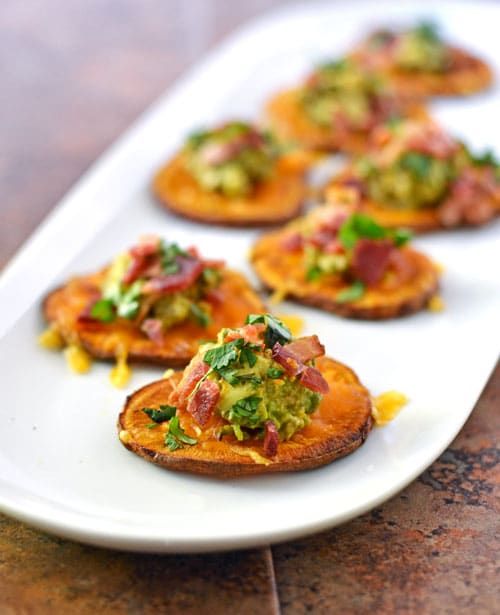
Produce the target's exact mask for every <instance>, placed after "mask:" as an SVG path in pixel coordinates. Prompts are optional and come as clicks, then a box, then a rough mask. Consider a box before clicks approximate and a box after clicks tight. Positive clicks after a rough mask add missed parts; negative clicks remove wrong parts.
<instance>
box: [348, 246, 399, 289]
mask: <svg viewBox="0 0 500 615" xmlns="http://www.w3.org/2000/svg"><path fill="white" fill-rule="evenodd" d="M395 249H396V248H395V247H394V245H393V244H392V242H390V241H387V240H383V241H376V240H373V239H365V238H363V239H360V240H359V241H358V242H357V243H356V245H355V246H354V250H353V254H352V262H351V269H352V272H353V275H354V277H355V278H357V279H358V280H361V281H362V282H364V283H365V284H367V285H368V286H371V285H374V284H377V283H378V282H380V280H381V279H382V276H383V275H384V273H385V271H386V269H387V266H388V264H389V258H390V255H391V253H392V252H393V251H394V250H395Z"/></svg>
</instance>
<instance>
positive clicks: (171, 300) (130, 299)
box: [79, 236, 223, 343]
mask: <svg viewBox="0 0 500 615" xmlns="http://www.w3.org/2000/svg"><path fill="white" fill-rule="evenodd" d="M222 265H223V264H222V263H221V262H209V261H204V260H203V259H202V258H201V257H200V256H199V254H198V252H197V251H196V249H194V248H188V249H187V250H183V249H181V248H180V247H179V246H178V245H177V244H175V243H168V242H166V241H164V240H162V239H160V238H159V237H156V236H148V237H144V238H143V239H142V240H141V241H140V242H139V243H138V244H137V245H135V246H133V247H132V248H131V249H130V250H128V251H127V252H125V253H123V254H120V255H119V256H117V257H116V258H115V260H114V261H113V263H112V264H111V266H110V267H109V268H108V269H107V271H106V274H105V276H104V280H103V283H102V285H101V294H100V297H98V298H97V299H96V300H94V301H93V302H92V304H91V305H89V306H88V308H87V309H86V310H85V311H84V313H83V314H81V315H80V318H79V323H80V324H82V325H85V324H88V323H91V324H92V323H96V322H97V323H102V324H108V323H114V322H116V321H117V320H118V321H119V320H122V321H130V322H133V323H134V324H135V325H137V326H138V327H140V328H141V330H142V331H143V332H144V334H145V335H146V336H148V337H149V338H150V339H152V340H153V341H155V342H157V343H161V342H162V340H163V333H164V331H165V330H167V329H169V328H170V327H172V326H174V325H176V324H179V323H182V322H184V321H186V320H188V319H191V320H193V321H195V322H196V323H198V324H199V325H200V326H207V325H208V324H209V323H210V320H211V316H210V309H211V307H210V304H209V303H208V302H207V301H206V298H207V295H208V294H209V293H210V292H211V291H212V290H213V289H215V288H216V287H217V286H218V285H219V282H220V279H221V271H220V270H221V267H222Z"/></svg>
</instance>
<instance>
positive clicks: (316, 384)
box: [272, 335, 329, 393]
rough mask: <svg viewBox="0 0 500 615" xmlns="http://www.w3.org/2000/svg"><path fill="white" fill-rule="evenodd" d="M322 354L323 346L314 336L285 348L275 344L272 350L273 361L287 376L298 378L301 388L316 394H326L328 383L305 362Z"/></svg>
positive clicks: (277, 343) (317, 371) (299, 340)
mask: <svg viewBox="0 0 500 615" xmlns="http://www.w3.org/2000/svg"><path fill="white" fill-rule="evenodd" d="M324 354H325V349H324V346H323V345H322V344H320V342H319V340H318V338H317V336H316V335H312V336H310V337H304V338H300V339H298V340H295V341H294V342H292V343H291V344H288V345H286V346H282V345H281V344H280V343H279V342H276V344H275V345H274V346H273V350H272V357H273V359H274V360H275V361H276V363H279V365H281V366H282V367H283V368H284V369H285V371H286V372H287V374H288V375H289V376H298V377H299V381H300V383H301V384H302V386H304V387H306V388H308V389H310V390H311V391H316V392H318V393H327V392H328V391H329V386H328V383H327V381H326V380H325V379H324V378H323V376H322V374H321V372H320V371H319V370H318V369H316V368H315V367H311V366H310V365H305V361H309V360H311V359H313V358H316V357H320V356H322V355H324Z"/></svg>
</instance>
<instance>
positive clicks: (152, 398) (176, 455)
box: [118, 357, 372, 478]
mask: <svg viewBox="0 0 500 615" xmlns="http://www.w3.org/2000/svg"><path fill="white" fill-rule="evenodd" d="M316 366H317V367H318V368H319V370H320V371H321V373H322V374H323V376H324V377H325V379H326V380H327V381H328V383H329V385H330V392H329V393H327V394H326V395H325V396H324V397H323V399H322V401H321V403H320V406H319V408H318V409H317V410H316V412H314V414H312V415H311V419H312V420H311V423H310V424H309V425H308V426H307V427H305V428H304V429H302V430H301V431H300V432H298V433H296V434H295V435H294V436H293V437H292V438H291V439H290V440H288V441H286V442H281V443H280V444H279V447H278V452H277V454H276V455H275V456H274V457H272V458H266V457H265V456H264V450H263V443H262V441H259V440H255V441H250V440H249V441H246V442H238V441H237V440H236V439H234V440H229V439H228V438H224V439H222V440H217V439H216V437H215V429H216V428H217V427H218V425H214V426H213V429H212V430H207V431H204V432H203V433H202V434H201V435H197V431H196V429H195V423H194V422H193V419H192V418H191V416H190V415H189V414H188V413H183V414H181V415H180V420H181V424H182V426H183V429H184V430H185V432H186V433H187V434H189V435H191V436H193V437H197V438H198V443H197V444H195V445H193V446H186V447H184V448H181V449H178V450H175V451H170V450H169V449H168V448H167V447H166V446H165V444H164V438H165V431H163V430H162V428H161V427H156V428H155V429H148V428H147V427H146V425H148V424H150V423H151V420H150V419H149V417H148V416H147V415H146V414H145V413H144V412H143V411H142V409H143V408H144V407H157V406H158V405H160V404H165V403H167V400H168V398H169V395H170V393H171V391H172V390H173V389H174V388H175V386H176V385H177V383H178V382H179V380H180V378H181V374H175V375H174V376H172V377H171V378H170V379H168V380H159V381H157V382H153V383H151V384H149V385H147V386H145V387H143V388H142V389H139V390H138V391H136V392H135V393H133V394H132V395H131V396H130V397H128V399H127V401H126V403H125V406H124V408H123V411H122V412H121V414H120V417H119V419H118V429H119V432H120V440H121V442H122V443H123V444H124V445H125V446H126V447H127V448H128V449H129V450H131V451H133V452H134V453H136V454H137V455H140V456H141V457H144V459H147V460H148V461H152V462H153V463H156V464H158V465H161V466H164V467H166V468H168V469H170V470H179V471H183V472H192V473H194V474H205V475H209V476H215V477H217V478H231V477H239V476H245V475H251V474H265V473H269V472H292V471H298V470H307V469H311V468H316V467H318V466H322V465H325V464H327V463H330V462H331V461H333V460H334V459H338V458H339V457H344V456H345V455H348V454H349V453H352V452H353V451H354V450H356V449H357V448H358V447H359V446H361V444H363V442H364V441H365V439H366V437H367V435H368V432H369V431H370V429H371V427H372V414H371V413H372V402H371V397H370V394H369V393H368V391H367V390H366V389H365V387H364V386H363V385H362V384H361V383H360V381H359V379H358V377H357V376H356V374H355V373H354V372H353V371H352V370H351V369H349V368H348V367H346V366H345V365H343V364H342V363H338V362H337V361H334V360H333V359H329V358H326V357H321V358H320V359H318V360H317V363H316Z"/></svg>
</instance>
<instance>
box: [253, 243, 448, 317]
mask: <svg viewBox="0 0 500 615" xmlns="http://www.w3.org/2000/svg"><path fill="white" fill-rule="evenodd" d="M283 237H284V231H276V232H273V233H267V234H266V235H264V236H262V237H261V238H260V239H259V240H258V241H257V242H256V244H255V245H254V247H253V250H252V253H251V255H250V260H251V262H252V264H253V266H254V268H255V271H256V273H257V275H258V276H259V278H260V279H261V281H262V283H263V284H264V285H265V286H266V287H267V288H269V289H272V290H278V291H282V292H283V293H285V296H288V297H290V298H292V299H294V300H296V301H298V302H299V303H304V304H306V305H312V306H314V307H318V308H320V309H322V310H326V311H328V312H334V313H335V314H338V315H339V316H345V317H347V318H358V319H363V320H382V319H387V318H395V317H397V316H404V315H406V314H411V313H413V312H417V311H418V310H421V309H422V308H424V307H425V306H426V305H427V303H428V301H429V299H430V298H431V297H432V296H433V295H434V294H435V293H436V291H437V288H438V272H437V269H436V266H435V265H434V264H433V263H432V261H431V260H430V259H429V258H427V257H426V256H425V255H424V254H421V253H420V252H417V251H416V250H412V249H411V248H402V249H403V250H404V252H405V254H406V256H407V258H408V259H410V260H411V261H412V263H413V265H414V267H415V275H414V276H413V277H412V279H411V280H409V281H408V282H406V283H404V284H402V285H400V286H397V287H395V288H392V289H387V288H384V289H382V288H377V287H371V288H368V289H367V290H366V292H365V293H364V295H363V297H361V299H358V300H357V301H352V302H346V303H341V302H338V301H337V300H336V299H335V297H336V295H337V294H338V293H339V292H340V291H342V290H344V289H345V288H347V286H348V284H346V283H345V282H340V281H336V280H335V278H333V276H324V278H323V279H319V280H316V281H313V282H310V281H308V280H307V279H306V269H305V266H304V262H303V255H302V252H301V251H298V252H284V251H283V249H282V247H281V246H282V240H283Z"/></svg>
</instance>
